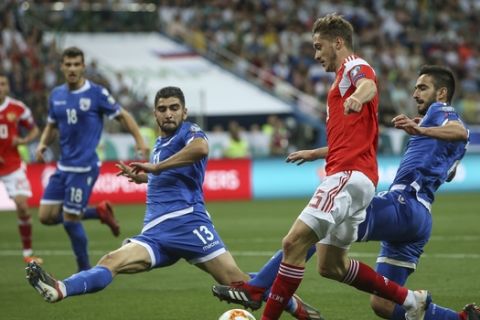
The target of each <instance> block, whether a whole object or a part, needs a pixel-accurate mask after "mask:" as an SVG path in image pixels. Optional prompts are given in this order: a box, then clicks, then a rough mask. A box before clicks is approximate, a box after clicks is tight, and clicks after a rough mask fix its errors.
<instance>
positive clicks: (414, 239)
mask: <svg viewBox="0 0 480 320" xmlns="http://www.w3.org/2000/svg"><path fill="white" fill-rule="evenodd" d="M431 230H432V216H431V213H430V211H429V210H428V209H427V208H426V207H425V206H424V205H422V204H421V203H420V202H418V200H417V198H416V194H415V192H409V191H402V190H395V191H389V192H386V193H382V194H379V195H376V196H375V197H374V198H373V200H372V202H371V203H370V205H369V206H368V208H367V216H366V218H365V221H364V222H363V223H362V224H361V225H360V227H359V241H369V240H376V241H381V248H380V253H379V255H378V258H377V263H387V264H391V265H396V266H399V267H406V268H410V269H413V270H414V269H415V268H416V265H417V263H418V259H419V258H420V255H421V254H422V253H423V248H424V246H425V245H426V244H427V242H428V240H429V238H430V233H431Z"/></svg>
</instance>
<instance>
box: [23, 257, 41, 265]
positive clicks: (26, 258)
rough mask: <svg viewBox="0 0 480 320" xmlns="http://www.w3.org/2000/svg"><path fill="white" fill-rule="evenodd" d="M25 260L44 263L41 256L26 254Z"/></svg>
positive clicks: (26, 261)
mask: <svg viewBox="0 0 480 320" xmlns="http://www.w3.org/2000/svg"><path fill="white" fill-rule="evenodd" d="M23 261H25V263H27V264H28V263H30V262H35V263H36V264H43V259H42V258H40V257H36V256H26V257H23Z"/></svg>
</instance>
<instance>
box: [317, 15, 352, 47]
mask: <svg viewBox="0 0 480 320" xmlns="http://www.w3.org/2000/svg"><path fill="white" fill-rule="evenodd" d="M315 33H319V34H320V35H321V37H323V38H327V39H328V40H334V39H335V38H337V37H340V38H342V39H343V40H344V41H345V46H346V47H347V48H348V49H350V50H352V49H353V26H352V25H351V23H350V22H348V21H347V20H345V19H344V18H343V17H342V16H340V15H338V14H336V13H331V14H327V15H326V16H325V17H322V18H318V19H317V21H315V23H314V24H313V28H312V34H315Z"/></svg>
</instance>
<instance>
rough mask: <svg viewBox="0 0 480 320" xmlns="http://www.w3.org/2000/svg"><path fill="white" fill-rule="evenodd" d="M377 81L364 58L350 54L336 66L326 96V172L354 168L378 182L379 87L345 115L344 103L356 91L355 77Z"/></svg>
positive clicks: (375, 183)
mask: <svg viewBox="0 0 480 320" xmlns="http://www.w3.org/2000/svg"><path fill="white" fill-rule="evenodd" d="M363 78H367V79H372V80H373V81H375V83H377V79H376V76H375V71H374V70H373V69H372V67H370V65H369V64H368V63H367V62H366V61H365V60H363V59H361V58H359V57H357V56H355V55H351V56H349V57H347V58H346V59H345V61H344V62H343V64H342V66H341V67H340V68H339V69H338V71H337V74H336V78H335V82H334V83H333V84H332V87H331V88H330V91H329V92H328V97H327V144H328V154H327V159H326V167H325V170H326V172H327V175H332V174H335V173H337V172H340V171H347V170H356V171H360V172H362V173H363V174H365V175H366V176H367V177H369V178H370V180H372V182H373V184H374V185H375V186H376V185H377V183H378V164H377V144H378V119H377V113H378V91H377V94H376V95H375V97H374V98H373V99H372V100H370V101H369V102H367V103H365V104H363V107H362V110H361V111H360V112H352V113H350V114H348V115H344V109H343V103H344V102H345V100H346V99H347V98H348V97H349V96H350V95H351V94H352V93H353V92H354V91H355V89H356V83H357V81H358V80H360V79H363Z"/></svg>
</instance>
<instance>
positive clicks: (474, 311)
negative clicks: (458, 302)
mask: <svg viewBox="0 0 480 320" xmlns="http://www.w3.org/2000/svg"><path fill="white" fill-rule="evenodd" d="M462 313H464V314H465V315H466V318H465V319H466V320H480V307H479V306H477V305H476V304H475V303H469V304H467V305H466V306H465V307H464V308H463V311H462Z"/></svg>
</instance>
